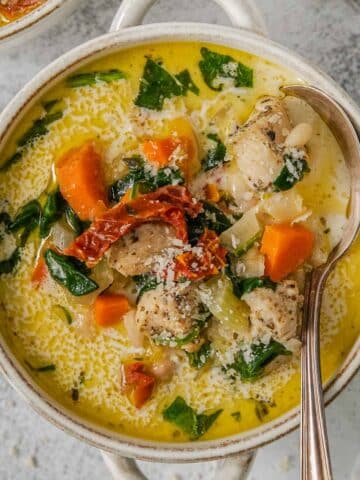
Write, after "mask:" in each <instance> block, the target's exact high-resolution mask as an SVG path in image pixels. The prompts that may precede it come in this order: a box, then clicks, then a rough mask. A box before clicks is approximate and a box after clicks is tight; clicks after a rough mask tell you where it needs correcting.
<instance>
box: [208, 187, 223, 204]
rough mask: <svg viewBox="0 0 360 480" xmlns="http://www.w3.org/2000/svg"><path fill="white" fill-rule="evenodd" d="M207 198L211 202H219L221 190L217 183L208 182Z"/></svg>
mask: <svg viewBox="0 0 360 480" xmlns="http://www.w3.org/2000/svg"><path fill="white" fill-rule="evenodd" d="M205 193H206V198H207V200H209V201H210V202H214V203H217V202H218V201H219V200H220V192H219V189H218V186H217V185H216V183H208V184H207V185H206V187H205Z"/></svg>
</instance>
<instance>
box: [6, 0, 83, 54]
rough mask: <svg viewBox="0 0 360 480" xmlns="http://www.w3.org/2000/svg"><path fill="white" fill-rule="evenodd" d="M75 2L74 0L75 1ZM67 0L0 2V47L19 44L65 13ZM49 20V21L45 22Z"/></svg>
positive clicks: (9, 0) (12, 0)
mask: <svg viewBox="0 0 360 480" xmlns="http://www.w3.org/2000/svg"><path fill="white" fill-rule="evenodd" d="M73 3H74V2H73ZM66 4H67V5H68V6H69V5H70V2H69V1H66V0H2V1H1V2H0V47H1V46H4V45H18V44H19V43H20V42H21V40H24V39H25V38H29V35H31V34H33V33H34V32H35V31H40V30H41V28H42V27H43V26H44V25H45V24H46V23H47V24H49V16H51V20H53V19H54V17H55V18H59V17H58V16H57V15H56V13H58V12H59V11H60V12H61V13H64V10H63V7H64V6H65V5H66ZM45 20H47V22H45Z"/></svg>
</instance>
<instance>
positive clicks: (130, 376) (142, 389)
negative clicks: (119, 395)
mask: <svg viewBox="0 0 360 480" xmlns="http://www.w3.org/2000/svg"><path fill="white" fill-rule="evenodd" d="M154 387H155V377H154V376H153V375H150V374H148V373H145V364H144V363H143V362H133V363H128V364H125V365H124V367H123V392H124V393H130V394H129V398H130V401H131V402H132V403H133V404H134V406H135V407H136V408H141V407H142V406H143V405H144V403H145V402H147V400H148V399H149V398H150V397H151V394H152V392H153V390H154Z"/></svg>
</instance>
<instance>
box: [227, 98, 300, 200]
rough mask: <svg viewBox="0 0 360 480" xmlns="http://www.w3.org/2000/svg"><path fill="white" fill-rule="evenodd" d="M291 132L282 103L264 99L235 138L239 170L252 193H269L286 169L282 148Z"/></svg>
mask: <svg viewBox="0 0 360 480" xmlns="http://www.w3.org/2000/svg"><path fill="white" fill-rule="evenodd" d="M291 129H292V125H291V123H290V120H289V117H288V115H287V113H286V110H285V108H284V105H283V103H282V101H281V100H279V99H277V98H273V97H265V98H263V99H261V100H260V101H259V102H257V104H256V105H255V110H254V112H253V113H252V114H251V116H250V118H249V120H248V121H247V123H246V124H245V125H244V127H243V128H241V129H240V131H239V132H238V133H237V134H236V135H235V137H234V140H233V142H234V153H235V156H236V159H237V163H238V167H239V168H240V170H241V171H242V172H243V174H244V177H245V179H246V181H247V183H248V185H249V186H250V187H251V188H252V189H254V190H259V191H264V190H267V189H268V188H269V187H270V186H271V184H272V182H273V181H274V180H275V179H276V177H277V176H278V175H279V173H280V171H281V169H282V167H283V165H284V161H283V150H284V145H283V144H284V142H285V139H286V137H287V135H288V134H289V132H290V131H291Z"/></svg>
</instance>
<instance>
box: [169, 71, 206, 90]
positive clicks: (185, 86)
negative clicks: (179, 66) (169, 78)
mask: <svg viewBox="0 0 360 480" xmlns="http://www.w3.org/2000/svg"><path fill="white" fill-rule="evenodd" d="M175 78H176V79H177V80H178V81H179V82H180V83H181V85H182V94H183V95H186V94H187V92H192V93H194V94H195V95H199V93H200V89H199V87H198V86H197V85H195V83H194V82H193V80H192V78H191V75H190V72H189V70H183V71H182V72H180V73H178V74H177V75H175Z"/></svg>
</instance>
